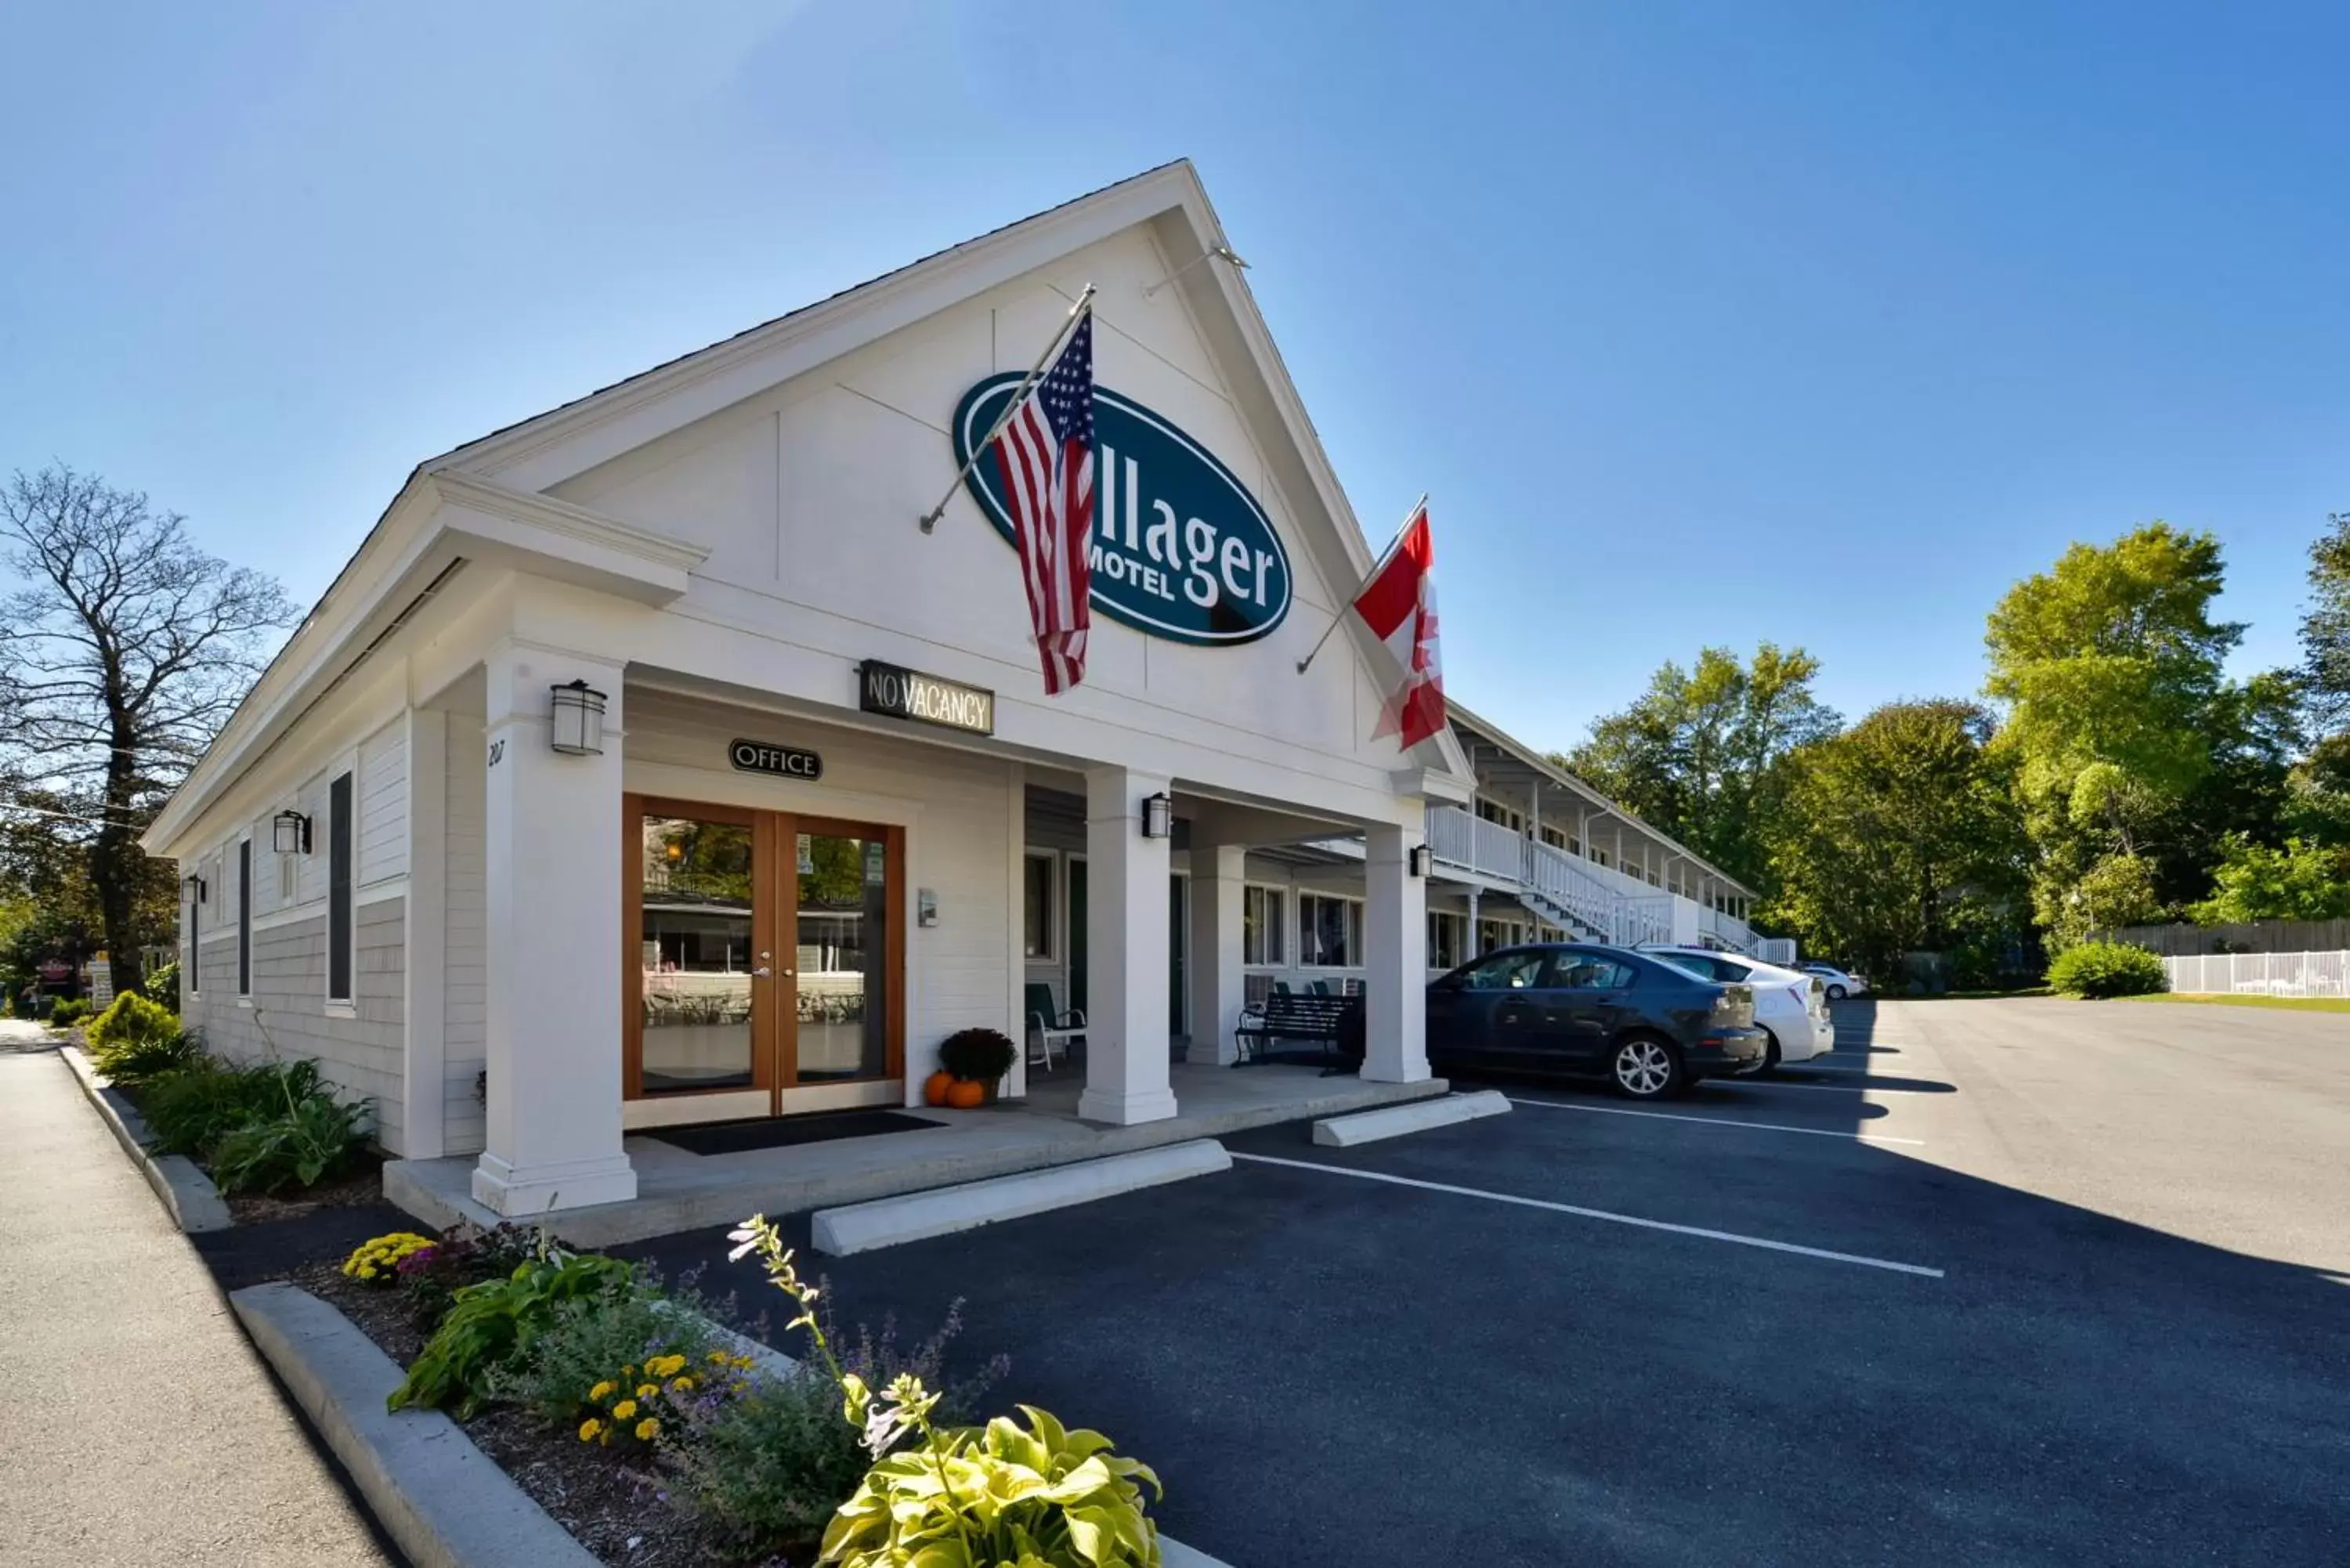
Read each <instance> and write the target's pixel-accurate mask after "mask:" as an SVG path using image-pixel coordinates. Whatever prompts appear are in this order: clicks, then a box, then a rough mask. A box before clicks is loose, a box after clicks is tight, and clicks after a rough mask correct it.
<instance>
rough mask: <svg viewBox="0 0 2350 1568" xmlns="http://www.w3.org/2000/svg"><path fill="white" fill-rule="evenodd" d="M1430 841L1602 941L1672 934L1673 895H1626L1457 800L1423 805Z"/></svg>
mask: <svg viewBox="0 0 2350 1568" xmlns="http://www.w3.org/2000/svg"><path fill="white" fill-rule="evenodd" d="M1428 847H1429V852H1430V855H1431V856H1432V857H1433V858H1435V859H1436V860H1437V861H1439V862H1440V863H1441V864H1444V865H1448V866H1455V867H1462V868H1464V869H1467V870H1471V871H1475V872H1479V873H1481V874H1482V875H1484V876H1487V877H1492V878H1494V879H1495V880H1496V881H1502V882H1509V883H1513V884H1515V885H1516V886H1517V888H1519V890H1520V892H1521V893H1522V894H1523V896H1524V897H1525V898H1527V899H1528V900H1529V901H1532V902H1534V903H1535V904H1537V905H1538V906H1540V909H1541V912H1543V913H1545V914H1549V913H1553V912H1555V913H1556V914H1559V915H1564V916H1566V917H1568V918H1570V919H1573V920H1574V921H1575V924H1577V925H1579V926H1581V927H1583V928H1584V929H1586V930H1590V931H1594V932H1596V933H1597V934H1598V937H1599V939H1600V940H1603V941H1608V942H1614V943H1616V944H1617V945H1618V946H1623V947H1634V946H1638V944H1640V943H1642V942H1669V941H1671V940H1673V899H1672V895H1670V894H1669V893H1659V894H1652V895H1647V896H1641V895H1633V894H1627V893H1625V892H1624V891H1623V890H1622V889H1620V888H1617V886H1616V885H1615V884H1614V883H1613V882H1612V881H1610V880H1609V879H1607V877H1602V876H1600V875H1598V873H1597V871H1596V868H1595V867H1591V866H1589V865H1587V864H1586V863H1585V862H1584V861H1582V860H1580V859H1578V858H1577V857H1575V856H1572V855H1569V854H1568V853H1566V851H1565V850H1563V849H1556V848H1553V847H1552V846H1550V845H1547V844H1544V843H1543V842H1542V841H1541V840H1539V839H1534V838H1528V837H1526V836H1523V835H1522V834H1519V833H1517V832H1515V831H1513V830H1512V829H1511V828H1509V827H1507V826H1504V825H1503V824H1501V823H1498V822H1487V821H1486V820H1485V819H1484V818H1482V817H1481V816H1477V815H1473V814H1471V813H1470V812H1467V811H1463V810H1462V809H1461V807H1459V806H1457V805H1431V806H1430V807H1429V808H1428ZM1725 918H1726V917H1725ZM1738 923H1739V924H1740V925H1742V924H1743V922H1738ZM1749 940H1752V934H1751V933H1749Z"/></svg>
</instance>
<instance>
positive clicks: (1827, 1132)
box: [1510, 1095, 1926, 1148]
mask: <svg viewBox="0 0 2350 1568" xmlns="http://www.w3.org/2000/svg"><path fill="white" fill-rule="evenodd" d="M1510 1104H1512V1105H1513V1106H1542V1107H1543V1108H1544V1110H1552V1111H1589V1112H1591V1113H1592V1114H1593V1115H1595V1116H1648V1117H1649V1118H1651V1119H1653V1120H1656V1121H1660V1122H1695V1123H1697V1124H1698V1126H1700V1127H1745V1128H1747V1129H1748V1130H1750V1131H1752V1132H1783V1133H1803V1134H1804V1135H1805V1136H1806V1137H1848V1138H1851V1139H1852V1140H1853V1141H1854V1142H1856V1143H1906V1144H1908V1145H1909V1146H1910V1147H1912V1148H1923V1147H1926V1140H1925V1139H1924V1138H1922V1137H1893V1136H1892V1135H1891V1134H1889V1133H1888V1134H1884V1135H1881V1136H1872V1135H1870V1134H1868V1133H1856V1132H1838V1131H1836V1130H1835V1129H1834V1128H1831V1127H1789V1126H1787V1125H1786V1124H1785V1123H1783V1122H1733V1121H1726V1120H1724V1119H1723V1118H1722V1117H1721V1116H1679V1115H1677V1114H1676V1113H1674V1112H1672V1111H1636V1110H1632V1109H1629V1108H1627V1106H1578V1105H1575V1104H1574V1103H1572V1102H1571V1101H1566V1100H1522V1099H1520V1098H1518V1096H1515V1095H1512V1096H1510Z"/></svg>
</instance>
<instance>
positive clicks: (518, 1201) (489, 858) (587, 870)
mask: <svg viewBox="0 0 2350 1568" xmlns="http://www.w3.org/2000/svg"><path fill="white" fill-rule="evenodd" d="M487 664H488V674H489V680H488V691H489V719H488V723H487V726H486V731H485V739H486V742H487V744H488V747H489V772H488V784H487V787H488V795H487V799H486V801H485V803H484V804H485V805H486V807H487V810H486V813H485V820H484V834H483V840H484V843H483V851H484V855H483V858H484V871H485V873H486V878H485V879H486V883H487V887H486V889H485V890H486V894H487V898H486V905H487V909H486V913H487V917H488V918H487V920H486V933H485V934H486V946H487V955H486V956H487V965H486V968H487V978H488V987H487V990H488V998H487V1000H488V1006H487V1009H486V1017H485V1020H484V1023H485V1030H486V1035H487V1042H486V1043H487V1047H488V1049H487V1055H488V1058H489V1106H488V1137H487V1143H488V1147H487V1148H486V1149H485V1150H484V1153H483V1155H482V1159H481V1164H480V1166H479V1167H478V1168H476V1169H475V1170H474V1172H473V1197H474V1198H475V1199H477V1200H479V1201H480V1202H482V1203H484V1204H486V1205H488V1206H489V1207H490V1208H492V1209H494V1210H497V1211H498V1212H499V1213H501V1214H505V1215H528V1214H538V1213H543V1212H545V1211H546V1210H550V1209H556V1208H563V1209H576V1208H578V1207H579V1206H581V1205H583V1204H588V1203H608V1202H616V1201H619V1200H621V1199H629V1198H634V1197H635V1196H636V1195H637V1176H636V1172H635V1171H634V1170H633V1169H632V1168H630V1167H629V1157H628V1155H627V1154H626V1153H624V1152H623V1151H622V1149H621V1147H620V1137H621V1134H620V1093H621V1085H620V967H619V966H620V942H619V937H620V752H621V735H620V732H621V730H622V728H623V723H624V719H625V715H624V713H623V711H622V707H621V701H620V694H621V682H622V676H623V671H622V670H621V669H620V668H619V666H617V665H613V664H608V663H604V662H602V661H600V660H598V659H592V658H588V657H586V656H582V655H577V654H568V653H557V652H553V651H550V650H546V649H538V648H529V647H520V646H516V645H515V644H511V643H508V644H504V645H501V646H500V647H499V648H498V649H495V650H494V651H493V652H492V653H491V655H490V657H489V659H488V660H487ZM576 679H578V680H586V681H587V684H588V685H590V686H592V687H594V688H595V689H596V690H598V691H601V692H603V693H604V694H605V697H606V700H607V706H606V708H605V712H604V752H603V754H602V755H601V756H565V755H562V754H559V753H556V752H555V751H554V750H553V749H551V748H550V746H549V745H548V743H547V741H548V728H547V720H548V713H549V698H548V695H547V690H548V688H549V687H551V686H554V685H556V684H558V683H561V682H565V681H569V680H576Z"/></svg>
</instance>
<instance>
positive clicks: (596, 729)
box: [549, 680, 604, 757]
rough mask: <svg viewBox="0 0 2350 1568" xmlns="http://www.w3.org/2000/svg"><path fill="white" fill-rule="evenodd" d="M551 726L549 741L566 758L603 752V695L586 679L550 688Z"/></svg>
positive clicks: (590, 755) (589, 755)
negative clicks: (552, 704)
mask: <svg viewBox="0 0 2350 1568" xmlns="http://www.w3.org/2000/svg"><path fill="white" fill-rule="evenodd" d="M553 691H554V697H555V712H554V727H553V729H552V731H551V732H550V733H549V743H550V744H551V745H553V746H554V747H555V749H556V751H558V752H561V753H563V754H564V755H565V756H567V757H600V756H602V755H603V754H604V694H603V693H602V692H601V691H597V690H596V689H595V688H594V687H592V686H590V685H588V684H587V682H586V681H585V680H574V681H571V682H570V683H569V684H567V685H563V686H557V687H555V688H553Z"/></svg>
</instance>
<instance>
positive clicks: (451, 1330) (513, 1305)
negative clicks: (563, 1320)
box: [385, 1245, 634, 1417]
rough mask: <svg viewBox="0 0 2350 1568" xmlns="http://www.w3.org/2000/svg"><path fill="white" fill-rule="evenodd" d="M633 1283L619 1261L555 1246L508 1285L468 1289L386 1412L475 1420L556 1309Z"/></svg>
mask: <svg viewBox="0 0 2350 1568" xmlns="http://www.w3.org/2000/svg"><path fill="white" fill-rule="evenodd" d="M633 1275H634V1271H633V1270H632V1269H630V1268H629V1265H628V1264H626V1263H624V1262H620V1260H619V1259H618V1258H607V1257H602V1256H600V1255H598V1254H597V1253H593V1252H566V1251H562V1250H561V1249H560V1248H556V1247H554V1246H551V1245H550V1246H547V1247H546V1249H545V1251H542V1253H541V1254H540V1255H539V1256H538V1257H536V1258H534V1259H532V1260H531V1261H530V1262H526V1263H525V1264H523V1265H522V1266H521V1267H519V1268H517V1269H515V1272H513V1273H512V1274H511V1275H509V1276H508V1277H507V1278H505V1279H503V1280H490V1281H486V1282H484V1283H481V1284H478V1285H467V1286H466V1287H464V1289H463V1290H461V1291H459V1292H458V1293H456V1295H455V1297H454V1298H453V1299H452V1301H451V1302H450V1303H449V1311H448V1313H447V1314H446V1315H444V1316H443V1317H442V1319H441V1326H440V1327H438V1328H436V1329H434V1330H433V1331H432V1338H431V1339H430V1340H428V1341H426V1342H425V1345H424V1348H423V1349H422V1350H421V1352H419V1353H418V1355H417V1357H416V1360H415V1363H414V1364H413V1365H412V1366H410V1367H409V1369H408V1376H407V1377H406V1378H405V1379H403V1380H402V1381H401V1383H400V1386H399V1387H397V1388H395V1389H393V1390H392V1391H391V1396H390V1398H389V1399H387V1400H386V1401H385V1405H386V1407H388V1408H390V1409H393V1410H404V1409H407V1408H409V1407H411V1406H413V1407H416V1408H419V1409H426V1410H438V1409H448V1408H453V1409H455V1411H456V1413H457V1414H458V1415H459V1416H460V1417H464V1416H470V1415H472V1414H473V1412H474V1411H475V1410H477V1409H479V1408H480V1407H481V1406H482V1405H483V1403H484V1401H486V1400H488V1399H489V1398H491V1397H493V1396H494V1392H495V1382H496V1379H497V1378H498V1377H499V1376H500V1374H501V1373H502V1372H504V1371H505V1370H506V1369H507V1368H509V1367H510V1366H513V1365H514V1364H515V1363H516V1362H518V1361H519V1360H520V1359H521V1358H522V1357H524V1356H525V1355H528V1354H529V1353H530V1350H531V1347H532V1345H535V1344H536V1342H537V1340H538V1336H539V1335H540V1334H544V1333H546V1329H547V1326H548V1325H549V1324H551V1323H553V1322H554V1319H555V1309H556V1307H557V1306H558V1305H560V1304H561V1303H564V1302H567V1301H576V1300H577V1299H579V1298H581V1297H584V1296H592V1295H597V1294H599V1293H604V1292H607V1291H614V1290H620V1289H625V1288H626V1287H627V1285H628V1284H629V1281H630V1279H631V1278H632V1277H633Z"/></svg>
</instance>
